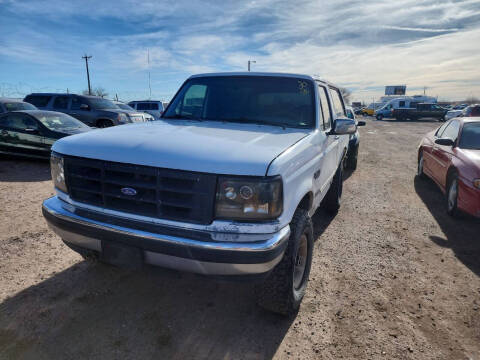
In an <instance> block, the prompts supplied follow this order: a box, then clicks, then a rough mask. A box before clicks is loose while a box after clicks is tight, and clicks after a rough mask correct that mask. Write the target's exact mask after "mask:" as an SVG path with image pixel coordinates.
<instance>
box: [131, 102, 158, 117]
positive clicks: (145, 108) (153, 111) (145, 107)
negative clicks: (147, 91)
mask: <svg viewBox="0 0 480 360" xmlns="http://www.w3.org/2000/svg"><path fill="white" fill-rule="evenodd" d="M128 105H130V106H131V107H132V108H134V109H135V110H137V111H142V112H145V113H147V114H150V115H152V116H153V117H154V119H155V120H158V119H160V116H162V114H163V111H164V110H165V108H164V107H163V103H162V102H161V101H155V100H143V101H130V102H129V103H128Z"/></svg>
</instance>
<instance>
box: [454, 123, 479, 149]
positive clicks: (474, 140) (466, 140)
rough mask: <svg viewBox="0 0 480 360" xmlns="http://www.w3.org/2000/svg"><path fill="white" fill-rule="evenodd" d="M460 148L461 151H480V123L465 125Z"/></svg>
mask: <svg viewBox="0 0 480 360" xmlns="http://www.w3.org/2000/svg"><path fill="white" fill-rule="evenodd" d="M458 147H459V148H461V149H475V150H480V122H478V123H467V124H465V125H463V130H462V136H461V137H460V143H459V144H458Z"/></svg>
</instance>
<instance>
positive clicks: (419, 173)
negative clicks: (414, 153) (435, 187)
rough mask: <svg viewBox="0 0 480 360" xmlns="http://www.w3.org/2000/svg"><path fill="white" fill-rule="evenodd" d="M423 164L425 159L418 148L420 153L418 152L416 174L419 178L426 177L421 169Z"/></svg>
mask: <svg viewBox="0 0 480 360" xmlns="http://www.w3.org/2000/svg"><path fill="white" fill-rule="evenodd" d="M424 164H425V160H424V158H423V150H420V154H418V164H417V176H418V177H419V178H420V179H425V178H426V175H425V173H424V171H423V167H424Z"/></svg>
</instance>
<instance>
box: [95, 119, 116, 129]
mask: <svg viewBox="0 0 480 360" xmlns="http://www.w3.org/2000/svg"><path fill="white" fill-rule="evenodd" d="M112 126H113V122H112V121H110V120H99V121H98V123H97V127H99V128H107V127H112Z"/></svg>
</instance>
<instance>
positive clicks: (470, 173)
mask: <svg viewBox="0 0 480 360" xmlns="http://www.w3.org/2000/svg"><path fill="white" fill-rule="evenodd" d="M424 174H425V175H427V176H428V177H430V178H432V179H433V180H434V181H435V183H436V184H437V185H438V186H439V187H440V189H441V190H442V192H443V193H444V194H445V195H446V196H445V197H446V199H445V203H446V208H447V212H448V213H449V214H450V215H452V216H455V215H457V214H458V212H459V210H461V211H465V212H467V213H469V214H471V215H473V216H476V217H480V117H477V118H468V117H464V118H454V119H451V120H449V121H448V122H446V123H445V124H443V125H442V126H441V127H440V128H438V130H436V131H432V132H430V133H428V134H427V135H426V136H425V137H424V138H423V140H422V142H421V143H420V147H419V150H418V176H420V177H422V176H424Z"/></svg>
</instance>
